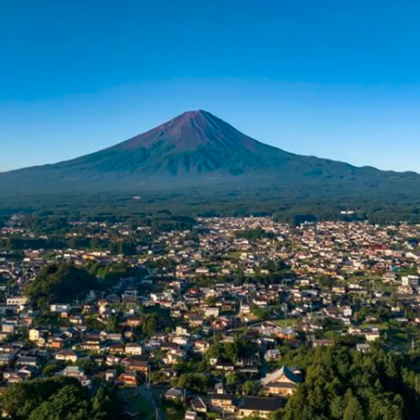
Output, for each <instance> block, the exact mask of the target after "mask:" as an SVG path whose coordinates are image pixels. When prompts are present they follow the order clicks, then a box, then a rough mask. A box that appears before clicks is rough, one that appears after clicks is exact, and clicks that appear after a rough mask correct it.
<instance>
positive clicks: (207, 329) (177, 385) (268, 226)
mask: <svg viewBox="0 0 420 420" xmlns="http://www.w3.org/2000/svg"><path fill="white" fill-rule="evenodd" d="M23 220H24V219H23V216H22V215H20V214H15V215H13V216H11V217H10V218H9V219H8V220H7V222H6V223H5V224H4V226H3V227H2V229H1V240H2V242H1V243H2V248H1V249H0V314H1V327H0V328H1V330H0V335H1V337H0V365H1V366H0V373H1V382H2V386H1V388H0V392H1V393H5V392H7V389H8V388H10V386H12V385H13V384H16V383H23V382H25V381H31V380H34V379H42V378H51V377H58V376H60V377H61V376H63V377H71V378H76V379H77V380H78V381H80V384H81V385H82V386H83V387H86V388H87V389H92V388H95V387H96V386H97V384H98V383H99V382H101V383H109V384H112V385H113V386H115V387H117V388H118V390H119V391H118V393H119V394H118V395H119V396H120V398H121V400H122V401H123V405H124V418H127V419H136V418H145V419H149V418H150V419H152V418H157V419H159V420H164V419H168V420H179V419H183V418H184V419H185V420H196V419H205V418H210V419H218V418H231V419H233V418H250V417H252V418H266V419H268V418H270V419H276V418H281V417H276V413H282V412H283V411H282V410H284V407H285V406H286V405H287V402H288V400H289V399H290V398H292V397H293V395H295V394H296V392H297V391H298V390H299V389H300V387H301V386H302V384H304V383H305V380H306V379H305V378H306V377H307V374H308V372H307V370H306V369H305V368H306V366H305V365H304V364H302V365H299V364H296V360H298V361H299V359H298V357H297V356H299V355H300V357H302V354H303V353H300V352H304V351H309V350H307V349H311V351H315V352H316V351H319V352H322V351H323V349H327V348H329V347H332V346H334V345H337V343H340V342H342V343H343V342H345V343H346V345H347V346H349V347H351V349H352V351H354V352H356V353H359V354H361V355H364V354H368V353H369V352H370V351H374V350H375V349H377V348H381V349H383V350H384V351H389V352H397V353H399V354H415V353H416V352H417V351H418V350H420V347H419V345H420V334H419V327H418V326H419V324H420V294H419V267H420V252H419V240H420V226H418V225H406V224H403V223H401V224H398V225H396V224H395V225H383V226H382V225H381V226H379V225H372V224H369V223H368V222H318V223H308V222H304V223H301V224H299V225H296V226H291V225H287V224H282V223H277V222H275V221H273V219H272V218H270V217H243V218H240V217H237V218H233V217H232V218H219V217H210V218H198V219H196V220H195V224H194V226H192V227H189V228H188V229H182V228H181V229H166V230H164V229H162V230H161V231H158V232H157V231H156V230H153V227H151V226H149V225H144V226H143V225H136V224H133V223H131V224H129V223H124V222H110V221H103V222H96V221H95V222H94V221H86V220H82V219H81V220H77V221H73V222H71V223H69V224H68V226H66V227H65V229H64V230H63V232H62V238H60V239H59V240H58V239H56V238H53V237H52V236H51V235H48V234H45V233H41V234H40V233H39V232H35V231H34V230H33V229H31V228H30V227H28V226H27V224H25V223H23ZM62 239H64V241H65V242H64V243H65V245H63V243H62V244H61V246H58V247H55V246H54V244H55V243H58V242H59V241H61V240H62ZM54 241H55V242H54ZM103 241H105V242H107V243H109V242H110V243H111V244H112V246H111V247H109V249H105V248H104V247H101V246H100V244H101V243H102V242H103ZM39 243H41V245H39ZM46 244H49V246H45V245H46ZM81 244H82V245H81ZM83 244H84V245H83ZM69 245H73V246H69ZM340 340H341V341H340ZM3 414H4V415H5V416H7V415H8V413H7V411H6V412H5V411H4V410H3Z"/></svg>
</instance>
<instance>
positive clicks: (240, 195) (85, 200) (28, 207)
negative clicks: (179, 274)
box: [0, 184, 420, 232]
mask: <svg viewBox="0 0 420 420" xmlns="http://www.w3.org/2000/svg"><path fill="white" fill-rule="evenodd" d="M262 187H263V188H262ZM137 194H138V192H136V193H133V192H129V191H127V192H106V193H96V194H94V193H91V194H87V193H85V194H83V193H80V194H77V195H74V194H73V195H70V194H68V195H65V194H61V195H59V194H55V195H49V196H45V197H44V196H39V195H37V196H34V197H28V196H25V197H19V196H14V197H3V199H2V201H1V202H0V216H2V215H3V216H8V215H11V214H13V213H17V212H22V213H26V214H30V215H33V217H34V218H35V219H37V218H38V219H39V218H41V219H45V220H47V222H45V223H46V226H45V227H44V230H47V231H50V232H56V231H57V230H60V229H61V228H62V227H63V220H61V219H60V217H64V218H67V219H72V220H78V219H80V218H85V219H86V220H93V221H98V222H101V221H110V222H112V221H114V222H118V221H127V222H128V221H129V220H130V219H134V220H136V219H139V218H140V219H149V220H150V223H152V220H157V219H161V221H157V222H155V223H156V224H157V225H159V224H160V225H161V227H162V228H163V229H165V228H172V227H173V226H172V225H173V224H174V222H175V223H176V222H181V223H183V222H184V221H183V220H178V221H177V220H176V218H177V217H179V216H185V215H188V216H190V217H194V218H196V217H211V216H273V217H275V218H276V219H277V220H278V221H281V222H287V223H294V221H295V218H296V217H299V216H310V217H315V218H316V220H318V221H323V220H343V221H351V220H369V221H370V222H372V223H389V222H399V221H406V222H409V223H418V222H420V195H416V194H412V195H411V196H408V195H406V194H403V193H402V192H400V191H394V192H392V193H385V192H384V191H379V190H377V189H375V188H370V189H368V190H366V189H364V190H363V191H359V190H357V189H356V188H355V189H353V190H351V191H349V189H348V188H347V189H345V190H343V189H340V188H334V189H333V188H332V186H330V187H328V188H323V187H322V185H318V186H313V187H310V186H309V185H308V187H307V188H306V189H302V187H300V188H298V189H296V188H293V187H291V186H290V187H288V186H284V185H283V186H279V185H275V184H271V185H264V186H261V185H255V184H254V185H253V184H250V185H241V186H240V188H233V187H232V185H217V186H216V185H213V186H210V185H207V186H205V187H203V188H197V187H195V188H187V187H185V188H181V189H178V190H174V189H169V188H168V189H166V190H161V191H152V190H145V191H142V192H141V199H140V200H134V199H133V195H137ZM349 210H351V211H353V212H354V213H352V214H342V213H341V212H342V211H349ZM171 219H172V220H171ZM35 223H38V222H35ZM187 223H189V222H187ZM64 224H65V223H64ZM168 224H169V226H167V225H168Z"/></svg>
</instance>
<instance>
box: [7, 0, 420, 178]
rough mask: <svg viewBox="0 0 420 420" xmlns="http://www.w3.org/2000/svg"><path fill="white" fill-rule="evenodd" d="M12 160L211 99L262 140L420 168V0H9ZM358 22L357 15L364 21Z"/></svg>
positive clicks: (98, 140) (90, 145)
mask: <svg viewBox="0 0 420 420" xmlns="http://www.w3.org/2000/svg"><path fill="white" fill-rule="evenodd" d="M0 12H1V13H0V36H1V35H3V36H2V38H3V39H8V37H10V34H14V35H15V36H13V37H12V38H11V39H10V42H8V43H7V44H6V43H4V45H1V46H0V54H1V57H2V66H1V67H0V92H1V93H0V115H2V118H1V119H0V172H6V171H10V170H14V169H20V168H25V167H29V166H39V165H43V164H51V163H56V162H62V161H66V160H71V159H73V158H76V157H79V156H84V155H86V154H90V153H94V152H96V151H98V150H102V149H105V148H107V147H110V146H113V145H115V144H118V143H120V142H123V141H125V140H127V139H129V138H131V137H133V136H136V135H138V134H140V133H143V132H145V131H147V130H149V129H151V128H153V127H156V126H157V125H159V124H161V123H163V122H165V121H168V120H170V119H172V118H174V117H175V116H177V115H179V114H181V113H182V112H184V111H185V110H188V109H205V110H208V111H209V112H211V113H212V114H214V115H216V116H217V117H219V118H221V119H223V120H224V121H226V122H228V123H229V124H231V125H232V126H233V127H235V128H236V129H238V130H239V131H241V132H243V133H244V134H246V135H248V136H249V137H251V138H254V139H256V140H258V141H260V142H262V143H265V144H269V145H271V146H274V147H277V148H279V149H282V150H285V151H288V152H291V153H294V154H298V155H304V156H317V157H320V158H325V159H331V160H335V161H340V162H346V163H349V164H352V165H354V166H357V167H362V166H372V167H375V168H378V169H381V170H395V171H398V172H406V171H415V172H417V173H419V172H420V163H418V161H417V159H416V156H417V155H418V153H420V142H418V133H419V132H420V122H419V121H418V112H419V111H420V72H419V71H418V70H419V68H420V58H419V57H418V55H417V54H415V51H416V49H417V45H418V42H419V41H420V35H419V34H418V33H417V31H416V22H417V20H418V17H419V10H418V7H417V5H416V4H414V3H413V4H407V3H398V4H396V3H393V2H383V1H379V0H372V1H371V2H369V4H365V2H363V1H362V0H355V1H354V2H352V3H351V4H349V3H337V2H336V1H335V0H322V1H321V2H318V3H316V4H313V2H310V1H308V0H307V1H303V2H300V3H299V4H296V3H294V2H292V1H291V0H282V1H280V2H279V1H274V0H268V1H267V2H266V4H265V5H264V7H261V6H260V5H258V4H257V2H255V1H250V0H245V1H243V2H241V3H240V5H239V4H236V3H235V2H226V1H222V0H212V1H210V0H204V1H203V2H200V5H199V6H197V4H196V2H194V1H193V0H185V1H184V3H183V7H179V5H178V6H177V5H175V4H173V2H171V1H169V0H161V1H158V2H156V4H147V3H144V2H136V1H134V0H125V1H123V2H116V1H115V0H106V1H105V2H104V1H99V0H91V1H90V2H88V4H81V3H79V2H74V3H73V4H71V5H68V4H60V3H56V2H51V1H48V0H46V1H43V2H40V3H37V4H33V2H31V1H29V0H22V1H21V2H19V4H16V3H15V2H11V3H8V4H3V5H1V6H0ZM354 28H357V29H356V30H355V29H354Z"/></svg>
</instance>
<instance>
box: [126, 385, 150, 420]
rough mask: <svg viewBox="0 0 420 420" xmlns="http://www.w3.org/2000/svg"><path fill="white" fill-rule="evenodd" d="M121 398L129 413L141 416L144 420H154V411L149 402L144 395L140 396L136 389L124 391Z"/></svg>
mask: <svg viewBox="0 0 420 420" xmlns="http://www.w3.org/2000/svg"><path fill="white" fill-rule="evenodd" d="M120 398H121V400H122V401H123V403H124V406H125V407H124V408H125V409H126V410H127V411H130V412H135V413H139V414H140V418H141V419H142V420H152V419H154V411H153V408H152V407H151V405H150V404H149V402H148V401H147V400H146V398H144V397H143V396H142V395H138V394H137V391H136V390H135V389H123V390H121V391H120Z"/></svg>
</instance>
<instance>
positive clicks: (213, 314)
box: [204, 306, 220, 318]
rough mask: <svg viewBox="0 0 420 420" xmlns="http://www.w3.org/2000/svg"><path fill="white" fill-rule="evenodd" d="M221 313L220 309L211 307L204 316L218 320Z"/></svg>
mask: <svg viewBox="0 0 420 420" xmlns="http://www.w3.org/2000/svg"><path fill="white" fill-rule="evenodd" d="M219 313H220V311H219V308H217V307H215V306H214V307H213V306H209V307H208V308H206V309H205V311H204V315H205V316H206V317H207V318H217V317H218V316H219Z"/></svg>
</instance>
